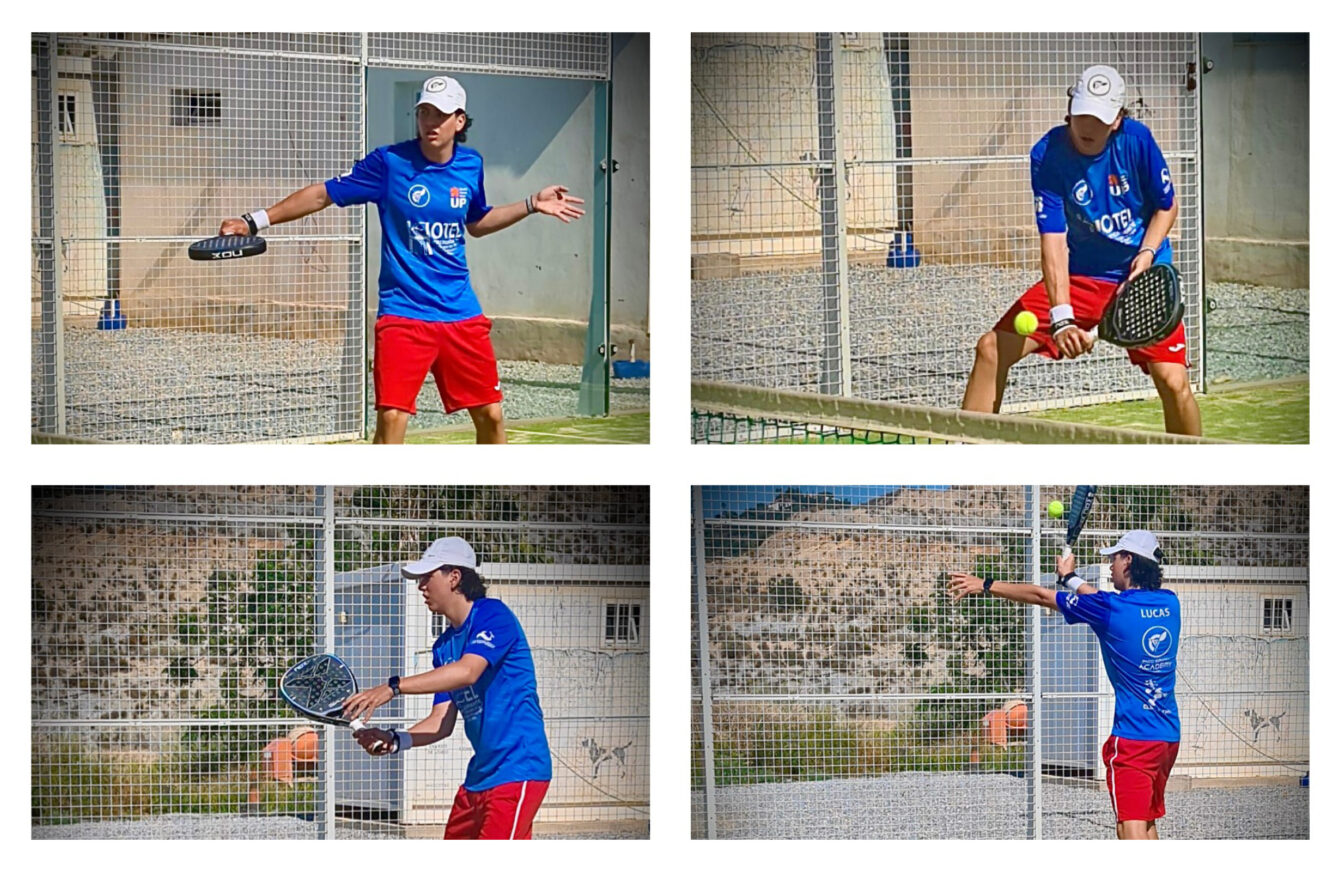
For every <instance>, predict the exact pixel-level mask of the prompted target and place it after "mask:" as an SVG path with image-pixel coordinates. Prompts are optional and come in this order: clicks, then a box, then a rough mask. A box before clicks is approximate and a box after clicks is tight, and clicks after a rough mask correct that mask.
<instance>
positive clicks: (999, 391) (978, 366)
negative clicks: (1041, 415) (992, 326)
mask: <svg viewBox="0 0 1344 872" xmlns="http://www.w3.org/2000/svg"><path fill="white" fill-rule="evenodd" d="M1040 347H1041V346H1040V343H1039V342H1037V341H1036V340H1034V339H1032V338H1031V337H1029V336H1018V335H1017V334H1016V333H999V332H998V331H995V330H991V331H989V332H988V333H986V334H985V335H984V336H981V337H980V340H979V341H978V342H976V343H975V363H974V364H972V365H971V376H970V378H968V379H967V380H966V393H965V395H964V396H963V397H962V398H961V407H962V409H964V410H966V411H968V412H997V411H998V410H999V406H1000V405H1001V404H1002V403H1003V390H1004V388H1005V387H1007V386H1008V370H1010V369H1011V368H1012V366H1013V364H1015V363H1017V362H1018V361H1019V360H1021V359H1022V358H1024V357H1026V356H1027V355H1028V354H1031V353H1032V352H1033V351H1035V350H1036V349H1038V348H1040Z"/></svg>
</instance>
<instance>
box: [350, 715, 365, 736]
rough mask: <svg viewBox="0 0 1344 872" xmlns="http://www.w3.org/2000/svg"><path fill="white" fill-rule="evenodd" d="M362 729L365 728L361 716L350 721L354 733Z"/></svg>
mask: <svg viewBox="0 0 1344 872" xmlns="http://www.w3.org/2000/svg"><path fill="white" fill-rule="evenodd" d="M362 729H364V722H363V721H361V720H360V719H359V718H355V719H354V720H353V721H351V722H350V731H351V732H352V733H357V732H359V731H360V730H362Z"/></svg>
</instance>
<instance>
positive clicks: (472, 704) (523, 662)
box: [434, 597, 551, 790]
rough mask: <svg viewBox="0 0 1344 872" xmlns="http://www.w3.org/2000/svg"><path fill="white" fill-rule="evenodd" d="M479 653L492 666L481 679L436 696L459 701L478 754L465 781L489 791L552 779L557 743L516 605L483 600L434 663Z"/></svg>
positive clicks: (439, 644)
mask: <svg viewBox="0 0 1344 872" xmlns="http://www.w3.org/2000/svg"><path fill="white" fill-rule="evenodd" d="M464 654H477V655H479V656H481V657H484V658H485V661H486V662H487V663H489V664H490V665H489V666H487V667H486V669H485V672H483V673H481V677H480V678H479V679H478V680H477V681H476V683H475V684H473V685H471V686H470V687H463V688H461V689H459V690H454V691H450V692H448V693H436V694H434V704H435V705H438V704H439V703H442V702H447V701H448V700H449V699H451V700H452V702H453V705H455V706H457V711H458V713H459V714H460V715H461V716H462V721H463V725H464V727H465V729H466V732H467V739H468V740H470V742H471V748H472V750H473V751H475V752H476V753H475V754H474V755H473V756H472V758H471V762H470V763H468V764H467V777H466V780H465V781H463V786H465V787H466V788H467V790H486V789H487V788H491V787H497V786H499V785H501V784H507V783H509V782H512V781H550V780H551V748H550V745H549V744H548V743H547V741H546V730H545V727H544V726H543V725H542V719H541V700H540V699H539V698H538V697H537V672H536V669H535V668H534V667H533V665H532V649H531V647H529V646H528V644H527V637H526V636H524V635H523V628H522V626H521V625H520V624H519V623H518V618H517V617H515V616H514V614H513V612H512V611H510V610H509V607H508V606H506V605H504V603H502V602H500V601H499V600H497V599H488V598H484V597H483V598H481V599H478V600H476V601H475V602H473V603H472V605H471V611H470V612H469V613H468V614H467V620H466V621H465V622H464V623H463V624H462V626H461V627H458V628H457V629H453V628H452V627H449V628H448V630H447V631H446V632H445V633H444V634H443V635H442V636H439V638H438V639H437V640H436V641H435V642H434V666H435V668H437V667H439V666H443V665H444V664H446V663H456V662H457V661H459V660H461V659H462V655H464Z"/></svg>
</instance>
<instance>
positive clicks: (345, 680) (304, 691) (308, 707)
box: [280, 654, 364, 730]
mask: <svg viewBox="0 0 1344 872" xmlns="http://www.w3.org/2000/svg"><path fill="white" fill-rule="evenodd" d="M356 693H359V682H358V681H356V680H355V674H354V673H353V672H351V671H350V667H349V666H346V665H345V661H343V660H342V659H341V658H339V657H337V656H336V655H334V654H315V655H313V656H312V657H307V658H305V659H303V660H301V661H299V662H298V663H295V664H294V665H293V666H291V667H289V669H288V670H287V671H286V672H285V674H284V676H283V677H282V678H281V679H280V698H281V699H283V700H284V701H285V703H286V704H287V705H288V706H289V707H290V708H292V709H294V711H296V712H298V713H299V714H301V715H303V716H304V717H305V718H307V719H308V720H310V721H317V722H318V723H322V724H335V725H336V726H338V727H350V728H351V729H353V730H362V729H363V728H364V724H363V723H362V722H361V721H358V720H355V721H352V720H350V719H349V718H347V717H346V716H345V715H344V713H342V711H341V708H342V703H344V702H345V701H346V700H347V699H348V698H349V697H351V696H353V695H354V694H356Z"/></svg>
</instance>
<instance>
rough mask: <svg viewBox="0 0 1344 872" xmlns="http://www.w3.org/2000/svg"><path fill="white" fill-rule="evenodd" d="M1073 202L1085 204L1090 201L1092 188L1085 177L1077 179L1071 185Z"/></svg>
mask: <svg viewBox="0 0 1344 872" xmlns="http://www.w3.org/2000/svg"><path fill="white" fill-rule="evenodd" d="M1073 202H1075V203H1077V204H1078V205H1079V206H1086V205H1087V204H1088V203H1091V202H1092V189H1091V188H1090V187H1088V185H1087V179H1079V180H1078V183H1077V184H1075V185H1074V186H1073Z"/></svg>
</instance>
